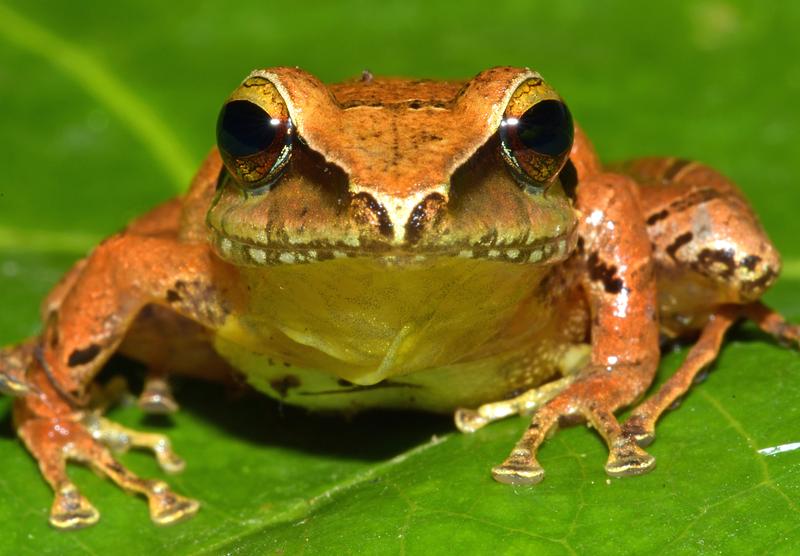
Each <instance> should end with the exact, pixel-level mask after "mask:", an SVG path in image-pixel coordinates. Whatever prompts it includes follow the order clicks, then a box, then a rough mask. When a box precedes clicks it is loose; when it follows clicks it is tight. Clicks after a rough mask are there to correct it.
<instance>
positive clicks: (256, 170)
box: [217, 77, 292, 189]
mask: <svg viewBox="0 0 800 556" xmlns="http://www.w3.org/2000/svg"><path fill="white" fill-rule="evenodd" d="M291 139H292V122H291V120H290V119H289V111H288V109H287V108H286V104H285V103H284V102H283V99H282V98H281V96H280V94H279V93H278V91H277V90H276V89H275V86H274V85H272V83H270V82H269V81H268V80H266V79H264V78H263V77H251V78H249V79H248V80H247V81H245V82H244V83H243V84H242V86H241V87H239V89H237V90H236V91H235V92H234V93H233V95H232V96H231V98H230V99H228V101H227V102H226V103H225V105H224V106H223V107H222V110H221V111H220V113H219V118H218V119H217V146H218V147H219V152H220V155H221V156H222V160H223V162H224V163H225V167H226V168H227V169H228V171H229V172H230V173H231V174H232V175H233V176H234V178H236V181H237V182H238V183H239V185H241V186H242V187H243V188H245V189H256V188H259V187H262V186H264V185H269V184H271V183H272V182H274V181H275V180H276V179H277V178H278V176H279V175H280V172H281V170H282V169H283V168H284V167H285V166H286V164H287V163H288V162H289V157H290V156H291V152H292V141H291Z"/></svg>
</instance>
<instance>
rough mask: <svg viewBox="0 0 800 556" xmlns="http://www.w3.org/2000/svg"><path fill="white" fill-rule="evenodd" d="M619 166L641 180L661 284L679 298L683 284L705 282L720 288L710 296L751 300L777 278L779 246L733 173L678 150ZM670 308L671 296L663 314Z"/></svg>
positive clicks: (687, 287) (721, 299) (717, 300)
mask: <svg viewBox="0 0 800 556" xmlns="http://www.w3.org/2000/svg"><path fill="white" fill-rule="evenodd" d="M619 169H620V170H621V171H622V172H624V173H626V174H627V175H629V176H631V177H632V178H633V179H634V180H635V181H636V182H637V184H638V186H639V193H640V197H641V204H642V210H643V212H644V217H645V220H646V224H647V232H648V236H649V237H650V240H651V242H652V245H653V256H654V259H655V260H656V263H657V271H658V273H659V278H660V282H659V287H660V288H661V289H669V290H670V291H674V292H678V294H677V297H678V298H680V292H682V291H686V290H690V289H693V288H694V289H696V288H698V287H705V288H708V289H709V290H714V289H715V290H717V291H718V292H719V293H718V295H711V296H707V297H709V298H710V299H711V300H712V302H713V303H716V304H719V303H746V302H751V301H755V300H756V299H758V298H759V297H761V295H762V294H763V293H764V291H765V290H766V289H767V288H768V287H769V286H770V285H771V284H772V283H773V282H774V280H775V278H777V275H778V272H779V270H780V258H779V256H778V253H777V251H776V250H775V248H774V246H773V245H772V243H771V242H770V241H769V238H768V237H767V235H766V233H765V232H764V229H763V228H762V227H761V224H760V223H759V222H758V219H757V217H756V215H755V213H754V212H753V210H752V209H751V208H750V206H749V204H748V203H747V201H746V200H745V198H744V197H743V195H742V194H741V192H740V191H739V190H738V188H737V187H736V186H735V185H734V184H733V183H732V182H731V181H730V180H729V179H728V178H726V177H725V176H723V175H722V174H720V173H719V172H717V171H716V170H714V169H713V168H710V167H708V166H705V165H703V164H700V163H698V162H691V161H688V160H684V159H675V158H644V159H638V160H633V161H630V162H626V163H624V164H622V165H620V167H619ZM662 278H663V283H662V280H661V279H662ZM662 298H663V296H662ZM688 303H689V304H690V305H691V304H692V301H691V300H689V301H688ZM679 309H680V308H677V307H676V308H675V310H679ZM672 310H673V309H672V308H671V307H670V306H669V304H667V306H666V307H662V313H666V314H665V315H662V316H665V317H666V318H667V319H668V318H670V316H671V315H670V314H669V313H670V312H671V311H672Z"/></svg>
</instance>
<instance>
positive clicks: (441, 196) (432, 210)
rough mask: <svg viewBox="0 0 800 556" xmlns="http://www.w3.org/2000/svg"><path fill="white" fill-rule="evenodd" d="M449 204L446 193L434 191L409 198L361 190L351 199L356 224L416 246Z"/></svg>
mask: <svg viewBox="0 0 800 556" xmlns="http://www.w3.org/2000/svg"><path fill="white" fill-rule="evenodd" d="M446 205H447V191H446V189H444V188H432V189H430V190H425V191H422V192H420V193H418V194H415V195H410V196H408V197H394V196H390V195H381V194H380V193H379V192H378V191H368V190H366V189H363V188H362V189H360V190H359V191H357V192H356V193H354V194H353V196H352V197H351V202H350V213H351V217H352V219H353V221H354V222H358V223H359V224H360V225H363V226H369V227H372V228H374V229H375V230H377V231H378V232H379V233H380V234H381V235H382V236H384V237H385V238H386V239H388V240H389V241H391V242H392V243H394V244H398V245H399V244H408V245H415V244H416V243H418V242H419V240H420V238H421V237H422V235H423V234H424V232H425V230H426V229H427V228H428V227H430V226H431V225H433V224H435V223H436V222H437V220H438V219H439V217H440V215H441V214H442V212H443V210H444V209H445V207H446Z"/></svg>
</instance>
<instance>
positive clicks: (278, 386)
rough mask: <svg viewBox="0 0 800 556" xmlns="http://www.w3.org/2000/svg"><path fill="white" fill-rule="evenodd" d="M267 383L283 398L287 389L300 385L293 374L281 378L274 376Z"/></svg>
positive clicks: (287, 391)
mask: <svg viewBox="0 0 800 556" xmlns="http://www.w3.org/2000/svg"><path fill="white" fill-rule="evenodd" d="M269 385H270V386H272V387H273V388H274V389H275V391H276V392H277V393H278V394H279V395H280V397H281V398H285V397H286V394H288V393H289V390H291V389H292V388H297V387H298V386H300V379H299V378H297V377H296V376H294V375H286V376H285V377H282V378H276V379H275V380H273V381H272V382H270V383H269Z"/></svg>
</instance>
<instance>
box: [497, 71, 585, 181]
mask: <svg viewBox="0 0 800 556" xmlns="http://www.w3.org/2000/svg"><path fill="white" fill-rule="evenodd" d="M573 134H574V128H573V123H572V116H571V115H570V113H569V109H568V108H567V105H566V104H564V103H563V102H562V101H561V99H559V98H558V96H557V95H556V94H555V92H554V91H553V90H552V89H550V87H548V86H547V85H546V84H545V83H544V82H543V81H542V80H541V79H539V78H532V79H529V80H527V81H525V82H524V83H523V84H522V85H520V86H519V87H518V88H517V90H516V91H515V92H514V95H513V96H512V97H511V100H510V101H509V103H508V107H507V108H506V112H505V115H504V116H503V120H502V122H501V123H500V139H501V147H500V152H501V153H502V155H503V158H505V160H506V162H507V163H508V164H509V166H510V167H511V169H512V170H513V171H514V173H515V174H516V175H517V177H518V178H519V179H521V180H522V181H523V182H525V183H526V184H530V185H534V186H540V187H542V186H546V185H547V184H549V183H550V182H552V181H553V179H555V177H556V176H557V175H558V173H559V172H560V171H561V168H563V166H564V164H565V163H566V161H567V158H568V157H569V152H570V149H571V148H572V139H573Z"/></svg>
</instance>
